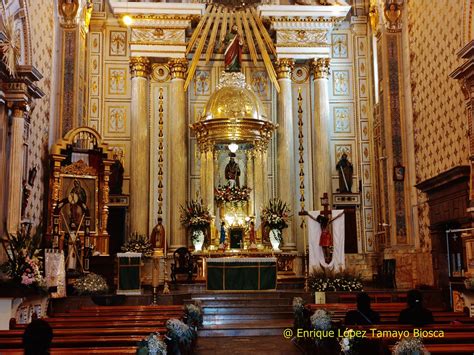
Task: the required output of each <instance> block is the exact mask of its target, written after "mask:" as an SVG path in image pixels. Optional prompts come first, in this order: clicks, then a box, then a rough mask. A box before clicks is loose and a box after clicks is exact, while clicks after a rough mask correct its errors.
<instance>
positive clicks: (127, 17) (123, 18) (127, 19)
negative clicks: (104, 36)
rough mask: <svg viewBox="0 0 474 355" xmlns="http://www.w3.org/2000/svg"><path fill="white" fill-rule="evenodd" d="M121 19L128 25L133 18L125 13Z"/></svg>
mask: <svg viewBox="0 0 474 355" xmlns="http://www.w3.org/2000/svg"><path fill="white" fill-rule="evenodd" d="M122 21H123V23H124V24H125V26H130V25H131V24H132V23H133V18H132V16H130V15H125V16H124V17H122Z"/></svg>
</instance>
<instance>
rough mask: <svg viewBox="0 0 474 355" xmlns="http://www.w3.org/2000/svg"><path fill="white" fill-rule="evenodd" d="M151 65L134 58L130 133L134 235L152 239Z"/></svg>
mask: <svg viewBox="0 0 474 355" xmlns="http://www.w3.org/2000/svg"><path fill="white" fill-rule="evenodd" d="M149 65H150V62H149V60H148V58H145V57H132V58H130V72H131V74H132V110H131V111H132V112H131V124H130V128H131V132H130V137H131V141H130V157H131V159H130V232H132V233H135V232H136V233H139V234H144V235H148V224H149V215H148V214H149V212H148V210H149V196H150V183H149V179H150V172H149V166H150V138H149V132H148V126H149V122H148V111H147V98H148V96H147V94H148V93H147V88H148V74H149Z"/></svg>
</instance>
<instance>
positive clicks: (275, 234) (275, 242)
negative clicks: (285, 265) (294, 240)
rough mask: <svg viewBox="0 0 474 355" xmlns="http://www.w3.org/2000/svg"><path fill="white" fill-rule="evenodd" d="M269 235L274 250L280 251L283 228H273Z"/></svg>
mask: <svg viewBox="0 0 474 355" xmlns="http://www.w3.org/2000/svg"><path fill="white" fill-rule="evenodd" d="M269 236H270V243H271V244H272V248H273V251H280V240H281V230H279V229H276V228H274V229H271V230H270V235H269Z"/></svg>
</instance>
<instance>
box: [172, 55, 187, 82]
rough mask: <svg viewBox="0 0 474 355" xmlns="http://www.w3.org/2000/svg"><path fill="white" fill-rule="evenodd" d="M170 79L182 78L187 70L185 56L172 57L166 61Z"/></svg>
mask: <svg viewBox="0 0 474 355" xmlns="http://www.w3.org/2000/svg"><path fill="white" fill-rule="evenodd" d="M168 66H169V67H170V72H171V79H184V78H185V75H186V71H187V70H188V60H187V59H186V58H173V59H171V60H170V61H169V62H168Z"/></svg>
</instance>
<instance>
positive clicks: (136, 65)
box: [130, 57, 150, 78]
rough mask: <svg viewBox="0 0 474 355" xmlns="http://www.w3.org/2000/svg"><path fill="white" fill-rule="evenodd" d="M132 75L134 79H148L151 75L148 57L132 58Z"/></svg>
mask: <svg viewBox="0 0 474 355" xmlns="http://www.w3.org/2000/svg"><path fill="white" fill-rule="evenodd" d="M130 73H131V74H132V78H135V77H140V78H146V77H147V76H148V74H149V73H150V61H149V60H148V58H147V57H131V58H130Z"/></svg>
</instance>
